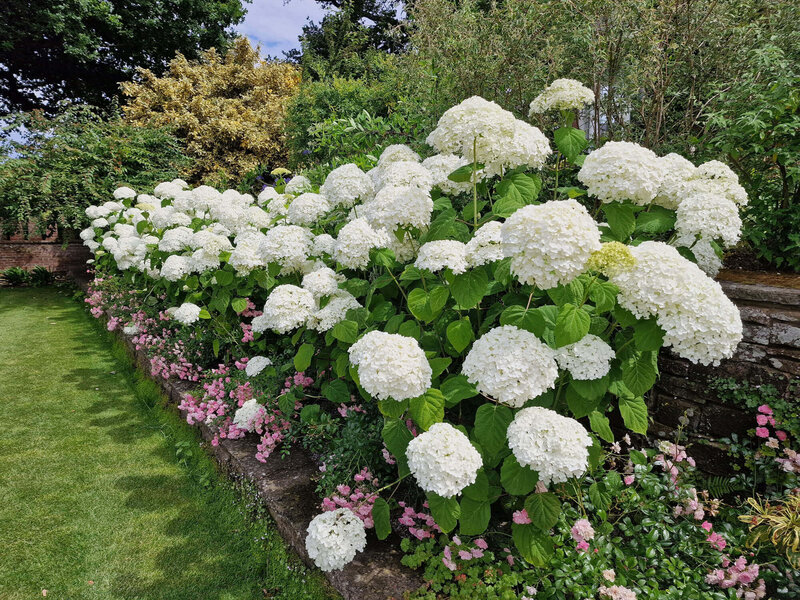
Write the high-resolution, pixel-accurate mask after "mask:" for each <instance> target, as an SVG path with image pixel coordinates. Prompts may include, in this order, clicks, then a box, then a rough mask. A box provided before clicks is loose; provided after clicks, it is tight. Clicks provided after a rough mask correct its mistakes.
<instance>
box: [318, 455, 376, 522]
mask: <svg viewBox="0 0 800 600" xmlns="http://www.w3.org/2000/svg"><path fill="white" fill-rule="evenodd" d="M353 479H354V480H355V481H356V483H359V484H362V485H363V484H364V482H367V484H371V485H373V486H377V485H378V479H377V478H375V477H373V475H372V474H371V473H370V472H369V469H367V467H364V468H363V469H361V471H360V472H359V473H357V474H356V475H355V476H354V477H353ZM362 485H356V486H355V487H354V488H351V487H350V486H349V485H338V486H336V491H337V492H338V493H336V494H331V495H330V496H327V497H325V498H323V499H322V509H323V510H324V511H325V512H329V511H333V510H336V509H337V508H349V509H350V510H351V511H353V514H354V515H356V516H357V517H358V518H359V519H361V520H362V521H363V522H364V527H366V528H367V529H371V528H372V527H374V526H375V521H373V519H372V507H373V506H374V505H375V500H377V499H378V494H376V493H375V492H374V491H371V490H369V489H365V488H364V487H362Z"/></svg>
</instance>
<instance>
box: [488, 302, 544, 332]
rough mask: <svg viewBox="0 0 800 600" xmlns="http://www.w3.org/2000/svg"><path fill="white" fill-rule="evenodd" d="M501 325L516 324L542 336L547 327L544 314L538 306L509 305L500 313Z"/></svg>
mask: <svg viewBox="0 0 800 600" xmlns="http://www.w3.org/2000/svg"><path fill="white" fill-rule="evenodd" d="M500 325H514V326H515V327H519V328H520V329H524V330H525V331H530V332H531V333H533V334H534V335H537V336H540V337H541V335H542V334H543V333H544V330H545V329H546V328H547V323H546V321H545V317H544V314H543V313H542V311H541V310H539V309H538V308H527V309H526V308H524V307H522V306H509V307H508V308H507V309H505V310H504V311H503V312H502V313H501V314H500Z"/></svg>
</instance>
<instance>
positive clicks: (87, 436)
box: [0, 288, 338, 600]
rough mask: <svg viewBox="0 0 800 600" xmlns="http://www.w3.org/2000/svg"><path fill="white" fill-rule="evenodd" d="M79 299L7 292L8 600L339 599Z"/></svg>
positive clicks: (2, 488) (1, 451)
mask: <svg viewBox="0 0 800 600" xmlns="http://www.w3.org/2000/svg"><path fill="white" fill-rule="evenodd" d="M69 294H70V293H67V292H65V291H63V290H56V289H53V288H44V289H15V290H9V289H0V392H2V393H0V402H2V403H3V413H2V414H3V417H4V418H3V421H4V423H5V428H4V435H3V436H0V500H2V501H0V548H3V550H2V551H1V552H0V555H2V560H0V598H2V600H17V599H22V598H33V597H42V595H43V594H44V590H47V596H46V597H48V598H55V599H64V600H78V599H83V598H87V599H89V598H98V599H100V598H102V599H104V600H105V599H120V600H133V599H136V600H140V599H141V600H179V599H180V600H183V599H187V600H189V599H191V600H205V599H209V600H213V599H220V600H240V599H241V600H246V599H250V598H253V599H257V598H275V599H285V600H289V599H292V600H295V599H297V600H333V599H335V598H338V595H337V594H336V593H335V592H334V591H333V590H332V588H330V586H329V585H328V584H327V582H326V581H325V580H324V578H323V576H322V575H321V574H320V573H319V572H318V571H315V570H310V569H307V568H306V567H305V566H304V565H303V564H302V563H301V562H300V560H299V558H298V557H297V556H296V555H295V554H293V553H292V552H291V551H290V550H289V549H288V548H287V546H286V544H285V543H284V542H283V540H282V538H281V537H280V535H279V534H278V532H277V530H276V529H275V528H274V526H273V525H272V522H271V520H270V519H269V516H268V515H267V513H266V509H265V508H264V507H263V505H262V504H261V503H260V502H258V501H257V499H256V498H255V495H254V491H253V490H254V488H253V486H252V484H249V483H248V482H241V481H239V482H231V481H230V480H229V479H228V478H227V477H225V476H224V475H223V474H221V473H219V472H218V470H217V467H216V463H215V462H214V460H213V459H212V458H211V457H210V456H209V454H208V453H206V452H205V450H203V449H202V448H201V447H200V438H199V433H198V432H197V430H196V429H193V428H191V427H189V425H187V424H186V423H185V421H183V420H182V419H181V418H180V417H179V416H178V414H177V413H176V411H175V410H174V407H170V406H167V405H166V399H165V398H164V397H163V395H162V394H161V390H160V388H159V387H158V386H157V385H156V384H155V383H154V382H153V381H151V380H150V379H148V378H147V377H146V376H144V375H143V374H142V373H140V372H139V371H137V370H136V369H135V368H134V366H133V363H132V358H131V357H130V355H129V354H128V351H127V349H126V347H125V345H124V344H123V343H122V342H121V341H120V340H118V339H116V338H115V337H114V336H113V334H111V333H108V332H106V331H105V330H103V329H102V327H101V326H100V324H99V322H97V321H95V320H94V319H92V318H91V317H90V316H89V315H88V314H87V312H86V311H85V309H84V308H83V306H82V305H81V304H80V303H79V302H77V301H75V300H73V299H72V298H71V297H70V295H69Z"/></svg>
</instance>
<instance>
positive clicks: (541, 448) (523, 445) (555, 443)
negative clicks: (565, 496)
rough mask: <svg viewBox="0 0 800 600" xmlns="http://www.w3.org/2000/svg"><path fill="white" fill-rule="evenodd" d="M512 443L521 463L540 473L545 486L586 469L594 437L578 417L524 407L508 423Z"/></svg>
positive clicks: (514, 452) (546, 409)
mask: <svg viewBox="0 0 800 600" xmlns="http://www.w3.org/2000/svg"><path fill="white" fill-rule="evenodd" d="M506 433H507V435H508V446H509V448H511V452H512V453H513V454H514V458H516V459H517V462H519V464H521V465H523V466H526V467H530V468H531V469H533V470H534V471H536V472H538V473H539V481H540V482H542V483H543V484H544V485H550V483H551V482H552V483H562V482H564V481H567V480H568V479H570V478H572V477H580V476H581V475H583V474H584V473H585V472H586V466H587V464H588V461H589V451H588V448H589V446H591V445H592V438H591V437H589V434H588V433H587V432H586V429H584V427H583V425H581V424H580V423H579V422H578V421H576V420H575V419H571V418H569V417H564V416H562V415H560V414H558V413H557V412H555V411H554V410H550V409H549V408H542V407H539V406H534V407H530V408H523V409H522V410H521V411H519V412H518V413H517V414H516V415H514V420H513V421H512V422H511V425H509V426H508V431H507V432H506Z"/></svg>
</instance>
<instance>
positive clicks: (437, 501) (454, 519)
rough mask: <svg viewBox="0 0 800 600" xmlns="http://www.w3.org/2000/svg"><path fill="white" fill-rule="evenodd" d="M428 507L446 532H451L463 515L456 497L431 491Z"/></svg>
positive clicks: (434, 518) (428, 496)
mask: <svg viewBox="0 0 800 600" xmlns="http://www.w3.org/2000/svg"><path fill="white" fill-rule="evenodd" d="M427 499H428V508H429V509H430V511H431V516H432V517H433V520H434V521H436V524H437V525H438V526H439V528H440V529H441V530H442V531H443V532H444V533H450V532H451V531H453V529H455V528H456V525H457V524H458V518H459V517H460V516H461V506H460V505H459V503H458V500H456V499H455V498H442V497H441V496H440V495H439V494H434V493H433V492H429V493H428V495H427Z"/></svg>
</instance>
